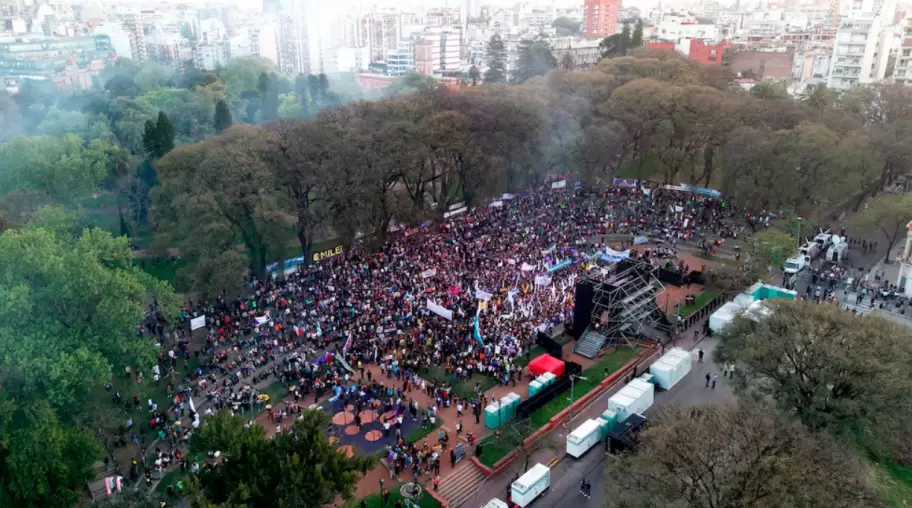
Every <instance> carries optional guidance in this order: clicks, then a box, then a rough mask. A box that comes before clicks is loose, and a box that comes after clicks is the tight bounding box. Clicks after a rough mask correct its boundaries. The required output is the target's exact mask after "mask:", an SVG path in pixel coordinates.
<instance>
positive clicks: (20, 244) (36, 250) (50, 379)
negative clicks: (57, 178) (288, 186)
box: [0, 214, 179, 507]
mask: <svg viewBox="0 0 912 508" xmlns="http://www.w3.org/2000/svg"><path fill="white" fill-rule="evenodd" d="M39 215H40V216H39V218H38V219H36V220H35V221H34V222H33V223H32V224H30V225H29V226H28V227H26V228H25V229H24V230H22V231H6V232H4V233H3V234H2V235H0V295H2V300H3V301H4V302H6V305H4V306H3V308H2V309H0V320H2V321H0V387H2V389H0V504H2V505H3V506H52V507H58V506H59V507H69V506H73V505H75V504H77V502H78V500H79V499H80V497H81V496H82V492H83V490H84V489H85V482H86V481H87V480H88V479H90V478H91V477H92V476H93V474H94V471H93V469H92V464H93V463H94V462H95V461H96V460H97V458H98V456H99V454H100V452H101V450H100V447H99V445H98V442H97V440H96V437H95V432H94V431H93V430H94V427H93V426H92V421H93V420H94V414H95V411H96V409H97V408H96V406H95V404H93V402H92V401H93V400H95V399H94V397H92V396H91V395H90V394H91V392H92V391H93V390H95V389H97V387H98V386H99V385H100V384H101V383H103V382H105V381H106V380H108V379H110V376H111V374H112V372H114V371H115V370H116V371H122V370H123V368H124V366H127V365H131V366H137V367H140V368H148V366H149V365H150V364H151V362H152V361H154V358H155V351H156V350H155V341H154V340H153V339H151V338H145V337H137V335H136V333H135V329H136V324H137V323H139V322H141V321H142V319H143V317H144V315H145V312H146V310H147V309H148V302H149V301H150V297H153V298H155V300H156V301H157V303H158V306H159V307H158V310H159V311H161V312H162V315H163V316H165V317H166V318H174V317H176V313H177V310H178V305H179V301H178V299H177V298H176V296H175V295H174V293H173V292H172V291H171V289H170V287H168V286H167V284H166V283H163V282H161V281H158V280H156V279H153V278H152V277H151V276H150V275H148V274H146V273H144V272H142V271H141V270H139V268H137V267H135V266H134V265H133V255H132V252H131V251H130V247H129V245H128V243H127V240H126V239H125V238H113V237H112V236H111V235H110V234H109V233H106V232H103V231H101V230H98V229H91V230H83V231H79V230H78V229H77V228H76V227H74V224H73V223H72V222H69V223H68V222H67V220H66V216H65V215H61V214H39Z"/></svg>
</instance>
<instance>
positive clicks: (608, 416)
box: [602, 409, 617, 439]
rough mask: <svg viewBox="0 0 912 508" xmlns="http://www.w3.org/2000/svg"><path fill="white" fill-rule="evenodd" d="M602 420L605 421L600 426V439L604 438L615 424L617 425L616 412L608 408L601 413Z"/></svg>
mask: <svg viewBox="0 0 912 508" xmlns="http://www.w3.org/2000/svg"><path fill="white" fill-rule="evenodd" d="M602 420H605V423H606V424H605V425H604V426H603V427H602V439H605V437H606V436H608V433H609V432H611V431H612V430H614V427H615V425H617V413H615V412H614V411H612V410H610V409H609V410H607V411H605V412H604V413H602Z"/></svg>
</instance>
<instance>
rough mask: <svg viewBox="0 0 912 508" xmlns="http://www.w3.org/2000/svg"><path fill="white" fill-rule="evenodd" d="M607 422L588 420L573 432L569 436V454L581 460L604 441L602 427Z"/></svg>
mask: <svg viewBox="0 0 912 508" xmlns="http://www.w3.org/2000/svg"><path fill="white" fill-rule="evenodd" d="M607 424H608V423H607V422H606V421H605V420H601V419H599V420H586V421H585V422H583V423H582V424H581V425H580V426H579V427H577V428H576V430H574V431H573V432H571V433H570V434H568V435H567V454H568V455H572V456H573V457H575V458H577V459H578V458H580V457H582V455H583V454H584V453H586V452H587V451H589V449H590V448H592V447H593V446H595V444H596V443H598V442H599V441H601V440H602V427H603V426H605V425H607Z"/></svg>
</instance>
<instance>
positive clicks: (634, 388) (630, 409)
mask: <svg viewBox="0 0 912 508" xmlns="http://www.w3.org/2000/svg"><path fill="white" fill-rule="evenodd" d="M654 391H655V385H653V384H652V383H647V382H646V381H643V380H642V379H639V378H638V379H634V380H633V381H631V382H630V383H627V386H625V387H623V388H621V391H619V392H617V393H616V394H614V395H613V396H612V397H611V398H610V399H608V409H609V410H611V411H614V412H615V413H617V421H618V423H620V422H623V421H624V420H626V419H627V417H628V416H630V415H632V414H643V413H645V412H646V410H647V409H649V407H650V406H652V403H653V401H654V400H655V396H654Z"/></svg>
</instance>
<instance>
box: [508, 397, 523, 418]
mask: <svg viewBox="0 0 912 508" xmlns="http://www.w3.org/2000/svg"><path fill="white" fill-rule="evenodd" d="M506 398H508V399H510V417H511V418H516V411H517V410H518V409H519V404H520V403H521V402H522V397H520V396H519V394H518V393H514V392H510V393H508V394H507V397H506Z"/></svg>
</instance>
